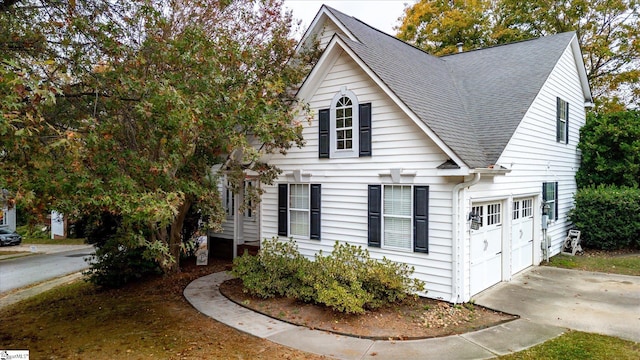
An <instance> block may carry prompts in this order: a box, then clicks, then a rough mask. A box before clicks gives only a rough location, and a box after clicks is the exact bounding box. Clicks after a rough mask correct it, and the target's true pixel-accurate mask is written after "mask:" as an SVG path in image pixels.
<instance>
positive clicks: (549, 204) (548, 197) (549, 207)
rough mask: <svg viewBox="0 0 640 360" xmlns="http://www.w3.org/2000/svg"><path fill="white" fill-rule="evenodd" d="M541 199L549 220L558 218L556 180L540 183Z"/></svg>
mask: <svg viewBox="0 0 640 360" xmlns="http://www.w3.org/2000/svg"><path fill="white" fill-rule="evenodd" d="M542 200H543V201H544V203H543V206H544V208H545V209H546V211H547V215H549V220H558V182H545V183H542Z"/></svg>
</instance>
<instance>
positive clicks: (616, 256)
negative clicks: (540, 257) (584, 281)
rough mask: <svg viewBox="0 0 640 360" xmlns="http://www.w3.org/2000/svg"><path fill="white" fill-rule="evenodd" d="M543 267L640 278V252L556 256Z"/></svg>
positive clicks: (594, 252) (592, 252) (590, 251)
mask: <svg viewBox="0 0 640 360" xmlns="http://www.w3.org/2000/svg"><path fill="white" fill-rule="evenodd" d="M542 265H547V266H555V267H559V268H565V269H576V270H584V271H597V272H604V273H610V274H621V275H634V276H640V252H635V253H633V252H628V251H623V252H604V251H595V250H585V253H584V254H583V255H576V256H570V255H562V254H560V255H556V256H554V257H552V258H551V259H550V260H549V263H548V264H547V263H545V262H543V263H542Z"/></svg>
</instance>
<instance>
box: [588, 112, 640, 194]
mask: <svg viewBox="0 0 640 360" xmlns="http://www.w3.org/2000/svg"><path fill="white" fill-rule="evenodd" d="M578 148H579V149H580V150H581V152H582V161H581V163H580V169H579V170H578V173H577V174H576V182H577V184H578V188H583V187H589V186H593V185H600V184H605V185H616V186H630V187H638V186H640V111H638V110H627V111H621V112H615V113H605V114H595V113H591V114H589V116H588V117H587V122H586V124H585V126H583V127H582V128H581V129H580V142H579V144H578Z"/></svg>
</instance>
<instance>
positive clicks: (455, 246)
mask: <svg viewBox="0 0 640 360" xmlns="http://www.w3.org/2000/svg"><path fill="white" fill-rule="evenodd" d="M480 173H481V172H475V173H474V176H473V179H471V180H469V181H466V182H462V183H460V184H457V185H456V186H454V187H453V192H452V194H451V199H452V201H451V203H452V205H453V206H452V209H451V211H452V215H451V216H452V219H451V220H452V221H451V224H452V225H451V230H452V231H451V246H452V247H451V259H452V262H451V270H452V271H451V302H452V303H454V304H457V303H458V302H460V301H459V300H460V293H459V292H458V289H459V288H462V289H463V290H462V291H463V292H464V274H460V278H459V280H458V264H462V260H463V258H464V247H463V245H464V243H463V241H462V240H463V239H464V236H463V235H462V234H461V235H460V236H458V218H459V216H460V214H459V211H458V210H459V207H458V199H459V197H460V191H461V190H462V189H464V188H467V187H471V186H473V185H475V184H477V183H478V182H480V176H481V175H480ZM458 250H460V251H458ZM458 257H459V259H458ZM458 281H459V284H458ZM458 285H460V286H458Z"/></svg>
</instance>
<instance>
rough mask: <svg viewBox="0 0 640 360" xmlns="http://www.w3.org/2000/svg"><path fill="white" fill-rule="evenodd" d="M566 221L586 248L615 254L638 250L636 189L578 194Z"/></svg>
mask: <svg viewBox="0 0 640 360" xmlns="http://www.w3.org/2000/svg"><path fill="white" fill-rule="evenodd" d="M569 219H570V220H571V222H573V223H574V224H575V226H576V227H577V228H578V230H580V238H581V241H582V244H583V245H584V246H586V247H589V248H594V249H603V250H615V249H622V248H629V247H638V246H640V239H639V237H640V189H637V188H628V187H616V186H604V185H601V186H598V187H588V188H584V189H580V190H578V192H577V193H576V196H575V208H574V209H573V210H572V211H571V212H570V214H569Z"/></svg>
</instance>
